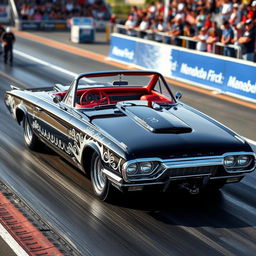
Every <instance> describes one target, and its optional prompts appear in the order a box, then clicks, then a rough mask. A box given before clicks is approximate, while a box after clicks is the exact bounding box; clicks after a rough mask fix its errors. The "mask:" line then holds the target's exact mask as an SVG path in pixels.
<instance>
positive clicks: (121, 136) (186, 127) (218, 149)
mask: <svg viewBox="0 0 256 256" xmlns="http://www.w3.org/2000/svg"><path fill="white" fill-rule="evenodd" d="M117 108H118V109H116V110H114V111H113V110H112V111H113V112H112V113H108V114H107V113H106V112H105V114H104V113H103V114H101V115H98V116H96V115H93V114H91V115H90V114H89V117H90V119H91V122H92V123H93V124H94V125H96V126H97V127H98V128H100V129H101V130H103V131H104V132H106V133H108V134H109V135H110V136H112V137H114V138H115V140H117V141H119V142H120V143H122V145H125V147H126V148H127V151H128V152H129V153H128V156H127V158H129V159H133V158H147V157H160V158H163V159H168V158H173V157H190V156H206V155H208V156H209V155H220V154H223V153H227V152H241V151H251V148H250V146H249V145H248V144H247V143H246V142H243V141H242V140H241V139H238V138H237V136H236V134H235V133H234V132H232V131H231V130H229V129H228V128H226V127H225V126H223V125H221V124H220V123H218V122H217V121H215V120H213V119H211V118H210V117H208V116H206V115H204V114H202V113H201V112H199V111H197V110H195V109H193V108H191V107H189V106H186V105H183V104H178V105H175V106H172V107H171V108H169V109H166V108H161V107H160V106H159V105H155V106H148V105H147V104H142V103H141V102H140V104H136V103H133V102H129V103H127V102H123V103H118V104H117ZM94 113H95V112H94ZM235 136H236V137H235Z"/></svg>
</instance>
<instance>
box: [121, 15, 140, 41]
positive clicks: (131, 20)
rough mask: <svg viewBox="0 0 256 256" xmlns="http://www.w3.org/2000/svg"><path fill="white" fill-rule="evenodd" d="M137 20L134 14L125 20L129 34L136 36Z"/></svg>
mask: <svg viewBox="0 0 256 256" xmlns="http://www.w3.org/2000/svg"><path fill="white" fill-rule="evenodd" d="M136 25H137V21H136V19H135V17H134V16H133V15H129V16H128V19H127V21H126V22H125V24H124V26H125V29H126V33H127V35H128V36H136V31H135V30H134V29H135V28H136Z"/></svg>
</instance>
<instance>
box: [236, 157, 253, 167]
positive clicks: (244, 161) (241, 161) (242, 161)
mask: <svg viewBox="0 0 256 256" xmlns="http://www.w3.org/2000/svg"><path fill="white" fill-rule="evenodd" d="M249 162H250V157H249V156H239V157H238V158H237V164H238V165H239V166H246V165H248V163H249Z"/></svg>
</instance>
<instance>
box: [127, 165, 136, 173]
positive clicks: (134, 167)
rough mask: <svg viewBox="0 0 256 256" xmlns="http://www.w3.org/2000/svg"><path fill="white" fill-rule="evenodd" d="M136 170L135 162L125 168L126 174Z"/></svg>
mask: <svg viewBox="0 0 256 256" xmlns="http://www.w3.org/2000/svg"><path fill="white" fill-rule="evenodd" d="M137 171H138V167H137V164H130V165H129V166H128V167H127V169H126V173H127V175H134V174H135V173H136V172H137Z"/></svg>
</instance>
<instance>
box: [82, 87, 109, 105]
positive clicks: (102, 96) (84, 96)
mask: <svg viewBox="0 0 256 256" xmlns="http://www.w3.org/2000/svg"><path fill="white" fill-rule="evenodd" d="M90 94H95V95H98V96H99V99H93V100H90V99H89V97H88V96H89V95H90ZM104 101H107V103H108V104H110V99H109V97H108V95H107V94H106V93H105V92H103V91H100V90H95V89H89V90H87V91H85V92H84V93H83V94H82V95H81V97H80V105H83V104H85V103H86V104H102V103H103V102H104Z"/></svg>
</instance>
